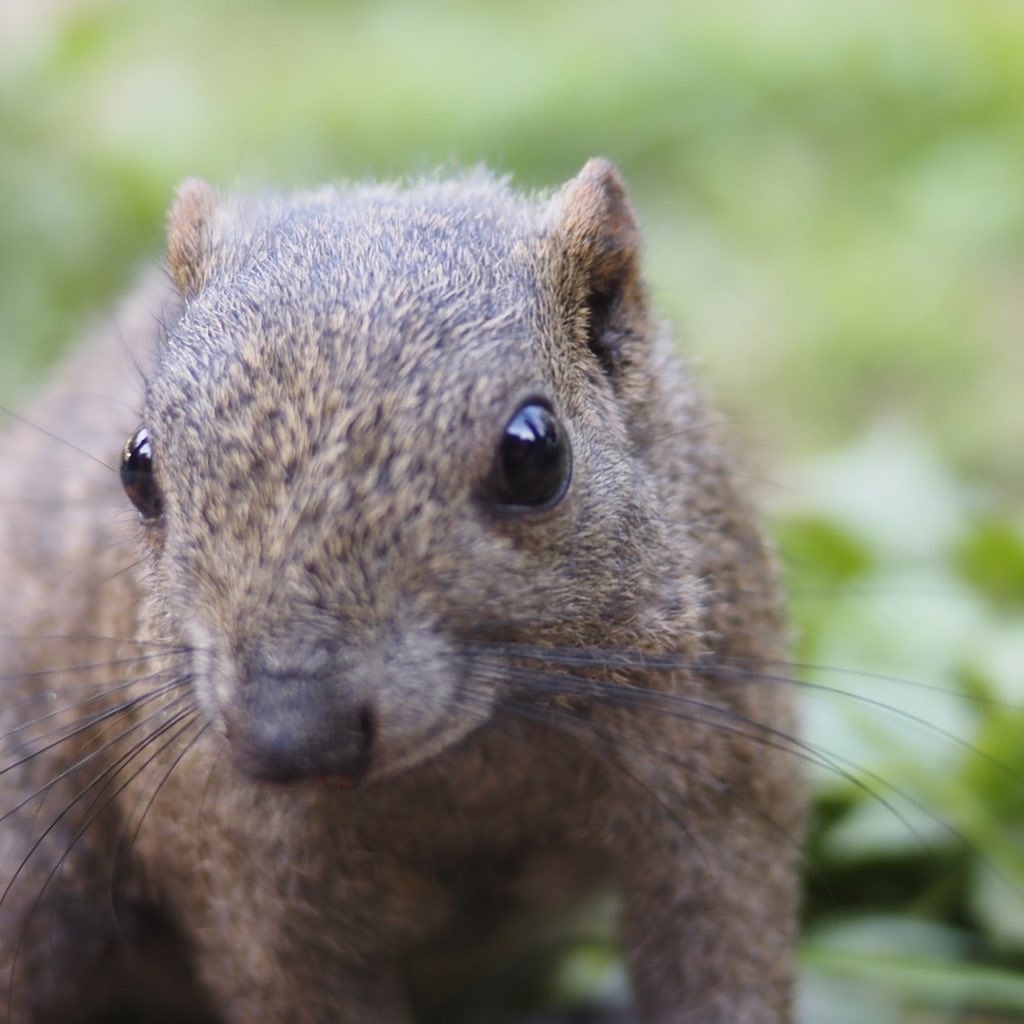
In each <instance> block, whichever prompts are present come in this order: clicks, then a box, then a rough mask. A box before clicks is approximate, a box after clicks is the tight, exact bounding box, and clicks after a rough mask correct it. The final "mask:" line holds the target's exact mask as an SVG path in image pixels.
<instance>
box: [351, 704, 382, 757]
mask: <svg viewBox="0 0 1024 1024" xmlns="http://www.w3.org/2000/svg"><path fill="white" fill-rule="evenodd" d="M356 726H357V728H358V730H359V749H360V755H361V756H360V758H359V760H360V762H361V763H360V766H359V767H360V774H363V773H365V772H366V771H367V770H368V769H369V767H370V757H371V755H372V753H373V745H374V743H375V741H376V739H377V715H376V714H375V712H374V710H373V707H372V706H371V705H370V704H364V705H363V706H362V707H361V708H359V710H358V711H357V712H356Z"/></svg>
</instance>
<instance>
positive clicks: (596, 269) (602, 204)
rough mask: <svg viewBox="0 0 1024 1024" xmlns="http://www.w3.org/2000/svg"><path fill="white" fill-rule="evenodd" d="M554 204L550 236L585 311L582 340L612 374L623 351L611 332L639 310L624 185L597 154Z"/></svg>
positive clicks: (635, 234) (636, 252)
mask: <svg viewBox="0 0 1024 1024" xmlns="http://www.w3.org/2000/svg"><path fill="white" fill-rule="evenodd" d="M556 204H557V206H556V213H555V216H556V223H555V227H554V240H555V244H556V246H557V248H558V249H559V250H560V253H561V256H562V259H564V260H566V261H567V263H568V266H567V270H568V279H569V282H571V283H570V289H571V292H572V293H573V294H574V295H575V298H576V302H577V303H580V304H581V307H582V312H583V313H584V315H585V317H586V322H587V342H588V344H589V346H590V348H591V350H592V351H593V352H594V354H595V355H596V356H597V358H598V359H599V361H600V362H601V365H602V367H603V368H604V369H605V371H606V372H608V373H609V374H614V373H615V372H616V371H617V370H618V369H619V367H620V365H621V363H622V362H623V361H624V360H626V359H627V358H628V356H627V354H626V353H625V352H624V351H623V350H622V347H621V345H620V344H619V343H618V341H617V340H616V338H615V337H614V336H613V335H615V334H616V333H619V334H621V333H622V331H621V328H624V327H625V325H627V324H633V325H635V324H636V322H637V320H638V319H642V318H643V317H644V316H645V300H644V289H643V284H642V280H641V263H642V243H641V238H640V229H639V228H638V227H637V223H636V218H635V217H634V215H633V208H632V205H631V204H630V201H629V197H628V196H627V194H626V186H625V184H624V183H623V180H622V176H621V175H620V174H619V172H618V170H617V169H616V167H615V165H614V164H612V163H611V162H610V161H608V160H605V159H602V158H600V157H597V158H594V159H592V160H589V161H587V163H586V165H585V166H584V168H583V170H582V171H580V173H579V174H578V175H577V176H576V177H575V178H573V179H572V181H570V182H569V183H568V184H567V185H566V186H565V188H564V189H563V190H562V192H561V193H560V195H559V196H558V198H557V200H556ZM616 327H618V328H620V330H619V331H618V332H616ZM627 333H628V332H627Z"/></svg>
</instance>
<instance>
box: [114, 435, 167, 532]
mask: <svg viewBox="0 0 1024 1024" xmlns="http://www.w3.org/2000/svg"><path fill="white" fill-rule="evenodd" d="M121 484H122V485H123V487H124V492H125V494H127V495H128V497H129V499H130V500H131V503H132V504H133V505H134V506H135V507H136V508H137V509H138V510H139V515H141V516H142V518H143V519H156V518H157V517H158V516H159V515H160V513H161V512H162V511H163V500H162V498H161V496H160V488H159V487H157V483H156V476H155V475H154V473H153V441H152V439H151V438H150V436H149V431H148V430H147V429H146V428H145V427H140V428H139V429H138V430H136V431H135V433H134V434H132V436H131V437H129V438H128V440H127V442H126V443H125V446H124V450H123V451H122V452H121Z"/></svg>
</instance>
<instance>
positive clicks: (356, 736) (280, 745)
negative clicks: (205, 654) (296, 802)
mask: <svg viewBox="0 0 1024 1024" xmlns="http://www.w3.org/2000/svg"><path fill="white" fill-rule="evenodd" d="M226 718H227V727H228V730H227V731H228V740H229V742H230V744H231V748H232V751H233V752H234V754H235V757H236V761H237V763H238V765H239V767H240V768H241V770H242V771H243V772H245V773H246V774H247V775H249V776H251V777H252V778H255V779H261V780H265V781H268V782H281V783H284V782H298V781H301V780H303V779H317V780H320V781H325V782H330V783H334V784H336V785H339V786H346V787H351V786H355V785H357V784H358V783H359V781H360V780H361V779H362V778H363V777H364V776H365V775H366V774H367V772H368V771H369V770H370V766H371V764H372V761H373V747H374V740H375V737H376V715H375V713H374V710H373V707H372V705H371V703H370V702H369V701H367V700H355V699H353V697H352V696H351V695H349V694H346V692H345V690H344V686H343V684H341V683H340V682H339V681H338V680H336V679H331V680H325V679H322V678H319V677H314V678H308V677H302V676H296V675H293V674H281V673H272V672H268V673H259V674H257V675H255V676H251V677H250V678H249V679H248V680H247V682H246V684H245V685H244V686H242V687H241V688H240V693H239V695H238V701H237V705H236V708H235V709H234V712H233V713H230V714H228V715H227V716H226Z"/></svg>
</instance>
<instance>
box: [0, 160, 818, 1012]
mask: <svg viewBox="0 0 1024 1024" xmlns="http://www.w3.org/2000/svg"><path fill="white" fill-rule="evenodd" d="M42 423H45V424H46V425H47V427H48V428H49V429H54V430H56V431H58V432H59V435H60V437H59V438H58V437H57V436H55V434H53V433H49V432H47V431H43V430H40V429H38V427H37V426H36V425H37V424H42ZM54 424H56V427H54V426H53V425H54ZM61 439H66V443H63V442H62V440H61ZM126 439H127V440H126ZM733 462H734V460H733V458H732V456H731V455H730V453H729V449H728V445H727V442H726V441H725V440H723V439H722V438H721V437H720V436H719V428H718V426H717V424H716V423H715V422H714V420H713V419H712V416H711V413H710V412H709V407H708V406H707V405H706V403H705V400H704V399H703V398H702V397H701V395H700V393H699V389H698V388H697V386H696V385H695V384H694V382H693V379H692V374H691V373H690V371H689V370H688V368H687V367H686V366H685V365H684V363H683V362H682V360H681V359H680V358H679V357H678V356H677V355H676V354H675V352H674V342H673V339H672V336H671V332H670V331H669V330H667V329H666V328H665V327H664V326H663V325H662V323H661V322H660V321H659V319H658V317H657V315H656V314H655V313H654V311H653V310H652V308H651V302H650V299H649V296H648V292H647V289H646V287H645V284H644V280H643V267H642V241H641V236H640V230H639V228H638V226H637V218H636V216H635V214H634V211H633V208H632V205H631V202H630V200H629V198H628V196H627V192H626V189H625V186H624V184H623V181H622V178H621V176H620V174H619V172H618V171H617V169H616V168H615V167H614V166H613V165H612V164H611V163H609V162H608V161H605V160H602V159H593V160H591V161H589V162H588V163H587V164H586V165H585V167H584V168H583V169H582V171H581V172H580V173H579V175H578V176H577V177H575V178H574V179H572V180H571V181H569V182H568V184H566V185H564V186H563V187H562V188H560V189H558V190H555V191H552V192H550V193H544V194H537V195H524V194H522V193H520V192H518V191H516V190H515V189H513V188H512V187H511V186H510V185H509V184H508V182H506V181H503V180H499V179H498V178H496V177H495V176H493V175H491V174H490V173H488V172H486V171H483V170H478V171H472V172H467V173H464V174H461V175H459V176H456V177H454V178H452V179H438V180H424V181H419V182H414V183H406V184H402V185H357V186H346V187H327V188H323V189H322V190H318V191H310V192H305V193H300V194H296V195H290V196H285V195H281V196H259V197H246V196H221V195H219V194H218V193H217V192H216V191H215V190H214V189H213V188H212V187H211V186H210V185H208V184H206V183H205V182H203V181H200V180H189V181H187V182H186V183H185V184H184V185H182V186H181V187H180V189H179V191H178V194H177V198H176V200H175V202H174V204H173V206H172V209H171V211H170V214H169V219H168V242H167V256H166V268H165V273H163V274H161V275H157V276H155V277H153V278H150V279H147V281H146V282H145V283H144V284H143V285H142V287H141V288H140V289H139V290H138V291H137V293H136V294H135V295H134V296H133V297H132V298H130V299H129V300H128V304H127V306H126V307H125V310H124V311H123V313H122V315H121V317H120V319H119V326H118V328H117V329H116V330H100V331H98V332H96V333H95V335H94V336H93V338H92V339H91V341H89V342H88V343H87V344H86V345H85V346H84V347H83V348H81V349H79V350H78V351H77V353H74V354H73V355H72V356H71V357H70V359H69V360H68V361H67V362H66V364H65V365H64V367H63V369H61V370H59V371H58V373H57V374H56V376H55V378H54V380H53V381H52V382H51V384H50V385H49V387H48V389H47V390H46V391H45V392H44V393H43V394H42V396H41V397H40V398H38V399H37V400H36V403H35V404H34V405H30V406H29V408H28V410H27V411H26V413H25V418H24V419H21V418H18V419H17V421H16V422H14V423H13V424H11V425H10V427H9V428H8V429H7V431H6V432H5V434H4V435H3V437H2V440H0V493H2V494H3V495H4V506H3V508H4V513H3V518H2V520H0V579H2V580H3V581H4V585H3V587H2V588H0V634H2V635H0V687H2V690H0V693H2V696H0V735H2V736H3V740H2V743H3V751H4V757H3V761H2V762H0V787H2V793H3V806H2V807H0V814H2V817H0V887H5V888H2V890H0V891H2V899H0V974H2V973H3V972H4V971H5V970H6V973H7V976H6V977H5V978H0V982H2V983H4V985H5V990H6V1013H7V1017H6V1019H7V1020H9V1021H10V1022H11V1024H37V1022H41V1021H54V1020H60V1021H63V1022H71V1024H74V1022H79V1021H82V1022H85V1021H90V1022H92V1021H107V1020H128V1019H130V1020H143V1021H168V1022H169V1021H202V1022H211V1024H212V1022H220V1024H242V1022H254V1021H259V1022H262V1024H274V1022H281V1024H284V1022H289V1024H325V1022H334V1024H412V1022H442V1021H443V1022H446V1024H449V1022H456V1021H465V1022H469V1024H481V1022H490V1021H503V1022H504V1021H511V1020H516V1021H519V1020H526V1019H536V1018H529V1017H528V1013H527V1011H526V1010H523V1011H522V1012H521V1014H520V1015H518V1016H517V1015H516V1014H517V1013H519V1011H518V1010H515V1008H514V1006H513V1003H514V998H513V996H511V995H510V994H509V993H510V991H511V989H510V988H509V987H508V986H507V985H506V981H507V978H508V976H509V975H510V974H511V973H513V972H514V968H515V967H516V965H521V964H523V963H527V962H529V957H530V956H533V957H535V958H536V961H535V962H543V958H544V956H545V950H549V949H550V948H551V942H552V937H553V936H556V935H563V934H565V933H566V931H567V929H570V928H571V927H572V922H574V921H575V920H576V917H575V915H577V914H578V913H580V912H581V910H582V908H586V907H587V906H589V905H590V904H591V902H592V901H593V900H594V899H596V898H598V897H599V896H601V895H602V894H612V895H613V896H614V899H615V901H616V907H617V932H616V934H617V941H618V943H619V945H620V947H621V949H622V953H623V957H624V961H625V964H626V970H627V974H628V978H629V988H630V996H629V998H630V1005H629V1006H628V1007H627V1008H624V1009H622V1011H621V1013H622V1014H624V1016H622V1017H621V1018H620V1017H616V1018H615V1019H616V1020H618V1019H623V1020H625V1019H628V1020H630V1021H635V1022H637V1024H683V1022H700V1024H782V1022H786V1021H789V1020H791V1019H792V1012H793V1008H792V999H793V997H792V988H793V971H794V964H793V959H794V956H793V951H794V945H795V937H796V931H797V914H798V888H799V887H798V881H797V876H798V870H797V868H798V860H799V844H800V838H801V829H802V821H803V817H804V787H803V783H802V778H801V773H800V771H799V760H800V758H799V748H798V741H797V740H796V739H795V738H794V737H795V730H796V723H795V712H794V709H793V707H792V703H791V700H790V697H789V696H788V695H787V693H786V688H785V687H781V686H777V685H773V683H772V682H771V678H770V667H771V665H772V663H773V662H774V661H775V660H776V659H778V658H780V657H781V656H782V655H783V653H784V645H785V624H784V616H783V612H782V609H781V600H780V596H779V588H778V584H777V580H776V571H775V565H774V559H773V555H772V552H771V550H770V547H769V546H768V545H767V543H766V542H765V541H764V539H763V537H762V534H761V533H760V531H759V528H758V526H757V524H756V520H755V517H754V515H753V514H752V512H751V509H750V506H749V503H748V501H747V499H746V498H745V496H744V494H743V490H742V488H741V487H740V486H739V484H738V482H737V479H736V478H737V473H736V471H735V468H734V465H733ZM0 1005H3V1001H2V1000H0ZM530 1012H534V1011H530ZM616 1012H619V1011H616ZM544 1019H545V1020H547V1019H549V1018H547V1017H545V1018H544Z"/></svg>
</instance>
